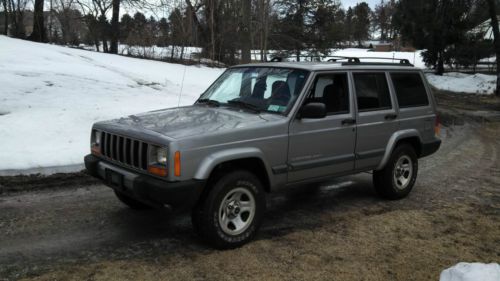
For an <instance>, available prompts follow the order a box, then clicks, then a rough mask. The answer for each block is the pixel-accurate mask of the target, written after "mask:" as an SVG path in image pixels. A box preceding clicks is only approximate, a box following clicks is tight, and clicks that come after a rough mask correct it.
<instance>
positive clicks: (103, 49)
mask: <svg viewBox="0 0 500 281" xmlns="http://www.w3.org/2000/svg"><path fill="white" fill-rule="evenodd" d="M102 51H103V52H104V53H109V49H108V41H106V39H102Z"/></svg>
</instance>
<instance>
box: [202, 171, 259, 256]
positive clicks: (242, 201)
mask: <svg viewBox="0 0 500 281" xmlns="http://www.w3.org/2000/svg"><path fill="white" fill-rule="evenodd" d="M208 188H211V190H210V192H209V193H208V194H207V195H206V197H205V198H202V200H201V202H200V203H199V204H198V206H197V207H195V209H194V210H193V212H192V222H193V226H194V229H195V230H196V231H197V232H198V234H199V235H200V236H201V237H202V238H203V239H205V240H206V241H207V242H208V243H210V244H211V245H213V246H214V247H216V248H219V249H228V248H235V247H239V246H241V245H243V244H245V243H247V242H248V241H250V240H251V239H252V238H253V237H254V236H255V234H256V232H257V230H258V229H259V227H260V225H261V222H262V217H263V215H264V212H265V205H266V203H265V194H264V190H263V187H262V184H261V182H260V181H259V180H258V178H257V177H256V176H255V175H254V174H252V173H250V172H248V171H244V170H239V171H234V172H230V173H228V174H226V175H224V176H222V177H220V178H219V180H216V181H215V183H214V184H213V186H208Z"/></svg>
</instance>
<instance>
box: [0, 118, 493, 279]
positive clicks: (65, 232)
mask: <svg viewBox="0 0 500 281" xmlns="http://www.w3.org/2000/svg"><path fill="white" fill-rule="evenodd" d="M442 137H443V146H442V148H441V149H440V150H439V152H438V153H437V154H435V155H433V156H431V157H428V158H424V159H422V160H421V162H420V170H419V176H418V179H417V183H416V185H415V187H414V190H413V191H412V193H411V194H410V196H409V197H408V198H406V199H403V200H400V201H385V200H382V199H380V198H378V197H377V196H376V195H375V193H374V191H373V190H372V184H371V175H370V174H360V175H356V176H350V177H343V178H339V179H337V180H335V181H333V182H329V183H326V184H323V185H315V186H305V187H300V188H295V189H293V190H291V191H290V192H287V193H277V194H273V195H272V196H271V197H270V198H269V199H268V212H267V214H266V219H265V221H264V223H263V227H262V229H261V231H260V233H259V235H258V236H257V238H256V240H255V241H253V242H251V243H250V244H248V245H246V246H244V247H242V248H239V249H235V250H230V251H216V250H212V249H210V248H208V247H206V246H205V245H204V244H202V243H200V242H199V240H198V238H197V237H196V236H195V235H194V234H193V231H192V229H191V225H190V219H189V216H188V215H172V214H169V213H167V212H166V211H133V210H130V209H128V208H126V207H125V206H123V205H121V204H120V203H119V202H118V200H116V199H115V197H114V195H113V193H112V191H111V190H110V189H109V188H107V187H105V186H103V185H100V184H97V183H94V182H93V181H92V180H88V179H82V182H85V184H83V183H80V182H79V180H73V181H71V180H69V181H68V180H67V179H65V181H64V184H63V185H64V188H61V187H59V188H45V189H40V190H36V191H32V192H24V193H23V192H21V193H20V192H15V193H11V194H4V195H2V196H0V235H1V236H0V280H3V279H5V280H11V279H20V278H24V279H27V280H74V279H79V280H179V279H181V280H235V279H254V280H384V281H386V280H406V281H409V280H438V279H439V274H440V272H441V271H442V270H443V269H445V268H447V267H450V266H452V265H454V264H455V263H457V262H459V261H467V262H474V261H477V262H485V263H489V262H500V152H499V150H500V123H498V122H488V123H482V122H477V121H464V122H462V124H461V125H454V126H451V127H447V128H445V129H443V131H442ZM79 177H83V178H84V177H85V176H81V175H80V176H79ZM3 182H4V183H5V182H10V185H15V183H14V184H13V183H12V182H11V181H9V180H8V179H3ZM14 182H15V181H14ZM0 184H1V181H0ZM52 184H53V183H52ZM19 185H22V183H19ZM14 187H15V186H14ZM13 189H16V188H13ZM17 189H21V188H17Z"/></svg>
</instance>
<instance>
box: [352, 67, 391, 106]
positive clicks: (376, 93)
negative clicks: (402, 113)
mask: <svg viewBox="0 0 500 281" xmlns="http://www.w3.org/2000/svg"><path fill="white" fill-rule="evenodd" d="M354 85H355V87H356V97H357V101H358V109H359V110H360V111H370V110H382V109H390V108H391V96H390V94H389V87H388V86H387V79H386V77H385V73H355V74H354Z"/></svg>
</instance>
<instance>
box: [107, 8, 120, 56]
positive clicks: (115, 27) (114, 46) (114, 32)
mask: <svg viewBox="0 0 500 281" xmlns="http://www.w3.org/2000/svg"><path fill="white" fill-rule="evenodd" d="M119 17H120V0H113V16H112V17H111V46H110V50H109V51H110V53H112V54H118V38H119V36H120V22H119V20H120V19H119Z"/></svg>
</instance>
